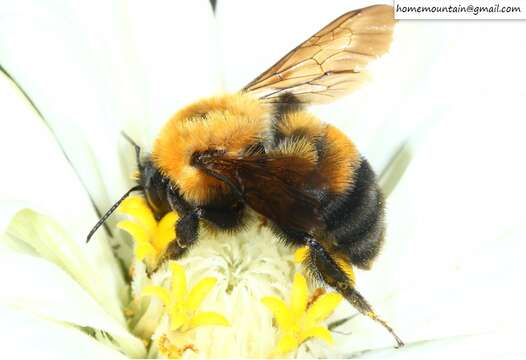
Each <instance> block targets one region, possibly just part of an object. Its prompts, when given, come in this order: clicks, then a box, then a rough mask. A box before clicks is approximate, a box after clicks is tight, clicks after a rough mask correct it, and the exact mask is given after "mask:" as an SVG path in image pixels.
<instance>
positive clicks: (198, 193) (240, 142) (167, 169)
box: [152, 94, 270, 204]
mask: <svg viewBox="0 0 526 360" xmlns="http://www.w3.org/2000/svg"><path fill="white" fill-rule="evenodd" d="M269 114H270V111H269V109H268V105H265V104H263V103H261V102H259V101H258V100H256V99H254V98H252V97H250V96H248V95H246V94H227V95H221V96H216V97H211V98H206V99H203V100H200V101H198V102H196V103H194V104H191V105H189V106H187V107H185V108H183V109H182V110H180V111H179V112H177V113H176V114H175V115H174V116H173V117H172V118H171V119H170V120H168V122H167V123H166V124H165V126H164V127H163V129H162V130H161V132H160V134H159V137H158V138H157V140H156V141H155V144H154V148H153V153H152V158H153V161H154V163H155V164H156V166H157V167H158V168H159V169H160V170H161V171H162V172H163V173H164V174H165V175H166V176H168V177H169V178H170V180H171V181H173V182H174V183H175V184H177V186H178V187H179V189H180V190H181V193H182V195H183V196H184V197H185V198H186V199H187V200H188V201H191V202H193V203H196V204H203V203H206V202H207V201H209V200H210V199H211V198H213V197H214V196H216V195H218V194H221V193H225V192H227V191H228V188H227V187H226V186H225V184H224V183H222V182H220V181H218V180H217V179H214V178H212V177H210V176H208V175H206V174H204V173H203V172H202V171H201V170H199V169H197V168H195V167H193V166H191V165H190V160H191V156H192V154H193V153H194V152H200V151H206V150H223V151H225V152H226V155H227V156H232V157H235V156H238V155H240V154H241V153H242V151H243V150H245V149H246V148H247V147H248V146H250V145H251V144H253V143H255V142H257V141H258V140H263V139H264V138H266V137H267V136H268V135H267V133H268V131H269V126H270V125H269V124H270V117H269Z"/></svg>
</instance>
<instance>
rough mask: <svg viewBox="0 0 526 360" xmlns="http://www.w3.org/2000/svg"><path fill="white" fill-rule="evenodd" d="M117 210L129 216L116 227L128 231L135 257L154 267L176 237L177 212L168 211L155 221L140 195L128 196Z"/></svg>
mask: <svg viewBox="0 0 526 360" xmlns="http://www.w3.org/2000/svg"><path fill="white" fill-rule="evenodd" d="M118 211H119V212H120V213H122V214H125V215H128V216H129V217H130V219H129V220H123V221H120V222H119V223H118V224H117V227H118V228H120V229H122V230H124V231H126V232H127V233H129V234H130V235H131V236H132V238H133V240H134V241H135V247H134V254H135V258H136V259H137V260H138V261H144V262H145V263H146V265H147V266H148V267H151V268H155V267H156V266H157V264H158V262H159V260H160V258H161V257H162V255H163V254H164V251H165V250H166V247H167V246H168V244H169V243H170V242H171V241H173V240H175V238H176V233H175V222H176V221H177V219H178V216H177V214H176V213H174V212H169V213H168V214H166V215H165V216H164V217H163V218H162V219H161V220H160V221H159V222H157V220H156V219H155V216H154V215H153V212H152V210H151V209H150V207H149V206H148V204H147V203H146V200H145V199H144V198H143V197H141V196H130V197H128V198H127V199H125V200H124V201H123V202H122V203H121V205H120V206H119V208H118Z"/></svg>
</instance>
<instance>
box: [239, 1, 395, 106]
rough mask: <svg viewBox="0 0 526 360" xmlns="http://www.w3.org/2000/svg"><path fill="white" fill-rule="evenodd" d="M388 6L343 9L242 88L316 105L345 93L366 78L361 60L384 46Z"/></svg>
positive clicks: (390, 23) (390, 18) (390, 21)
mask: <svg viewBox="0 0 526 360" xmlns="http://www.w3.org/2000/svg"><path fill="white" fill-rule="evenodd" d="M394 24H395V20H394V13H393V8H392V6H388V5H374V6H370V7H366V8H363V9H358V10H354V11H351V12H348V13H346V14H344V15H342V16H340V17H339V18H337V19H336V20H334V21H333V22H331V23H330V24H329V25H327V26H325V27H324V28H323V29H321V30H320V31H318V32H317V33H316V34H314V35H313V36H312V37H310V38H309V39H308V40H307V41H305V42H303V43H302V44H301V45H299V46H298V47H297V48H295V49H294V50H292V51H291V52H289V53H288V54H287V55H285V56H284V57H283V58H282V59H281V60H279V61H278V62H277V63H276V64H274V65H273V66H272V67H270V69H268V70H267V71H265V72H264V73H263V74H261V75H260V76H258V77H257V78H256V79H254V80H253V81H252V82H251V83H250V84H248V85H247V86H245V88H243V91H245V92H249V93H252V94H253V95H254V96H256V97H258V98H260V99H262V100H267V101H270V102H277V101H279V98H280V96H281V95H283V94H285V93H290V94H293V95H294V96H295V97H296V98H297V99H298V101H300V102H302V103H311V104H320V103H327V102H331V101H333V100H335V99H336V98H338V97H341V96H343V95H346V94H348V93H349V92H351V91H353V90H355V89H356V88H357V87H358V86H360V85H361V84H362V83H363V82H364V81H365V80H367V78H368V76H367V72H366V71H365V68H366V66H367V64H368V63H369V62H370V61H372V60H374V59H376V58H378V57H379V56H381V55H383V54H384V53H386V52H387V51H388V50H389V45H390V43H391V39H392V34H393V29H394Z"/></svg>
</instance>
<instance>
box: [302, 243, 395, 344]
mask: <svg viewBox="0 0 526 360" xmlns="http://www.w3.org/2000/svg"><path fill="white" fill-rule="evenodd" d="M305 244H306V245H307V246H308V247H309V254H308V257H307V259H306V261H307V266H308V268H309V270H310V271H311V272H312V273H313V274H314V276H316V277H318V278H319V279H321V280H323V281H324V282H325V283H326V284H327V285H329V286H331V287H333V288H335V289H336V290H337V291H338V292H339V293H340V294H342V295H343V297H345V299H347V301H349V302H350V303H351V305H353V306H354V308H355V309H356V310H358V311H359V312H360V313H362V314H363V315H365V316H368V317H369V318H371V319H373V320H374V321H376V322H378V323H379V324H381V325H382V326H383V327H384V328H385V329H387V331H389V332H390V333H391V335H392V336H393V337H394V338H395V340H396V343H397V347H400V346H403V345H404V343H403V341H402V340H401V339H400V338H399V337H398V335H396V333H395V332H394V330H393V329H392V328H391V327H390V326H389V325H388V324H387V323H386V322H385V321H384V320H382V319H381V318H380V317H379V316H378V315H377V314H376V313H375V312H374V310H373V308H372V307H371V305H369V303H368V302H367V300H365V298H364V297H363V296H362V295H361V294H360V293H359V292H358V290H356V289H355V287H354V279H353V277H352V273H351V271H352V270H351V266H350V265H349V264H346V263H345V262H344V260H343V259H338V260H339V261H338V262H337V261H336V260H335V259H334V258H333V257H332V256H331V255H330V254H329V253H328V252H327V251H326V250H325V249H324V248H323V246H322V245H321V244H320V243H319V242H318V241H316V240H315V239H314V238H312V237H310V236H306V238H305Z"/></svg>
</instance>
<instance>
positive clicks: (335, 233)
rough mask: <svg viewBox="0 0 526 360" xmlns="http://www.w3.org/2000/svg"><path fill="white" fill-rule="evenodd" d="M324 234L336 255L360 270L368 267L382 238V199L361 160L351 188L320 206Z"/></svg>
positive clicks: (369, 172) (370, 173) (363, 160)
mask: <svg viewBox="0 0 526 360" xmlns="http://www.w3.org/2000/svg"><path fill="white" fill-rule="evenodd" d="M322 209H323V210H322V214H323V215H322V216H323V219H324V221H325V224H326V226H327V227H326V230H327V234H328V235H329V236H328V237H329V239H330V240H332V244H333V246H334V248H335V250H337V251H338V252H339V253H341V254H344V255H345V256H346V257H347V258H348V259H349V261H350V262H351V263H352V264H354V265H356V266H358V267H360V268H366V269H367V268H369V267H370V265H371V262H372V260H374V258H375V257H376V256H377V255H378V253H379V251H380V248H381V246H382V243H383V237H384V228H385V225H384V200H383V196H382V193H381V191H380V189H379V187H378V184H377V183H376V177H375V174H374V172H373V170H372V169H371V166H370V165H369V163H368V162H367V160H366V159H364V158H362V160H361V163H360V166H359V168H358V169H357V171H356V172H355V174H354V186H352V187H351V188H350V189H349V190H347V191H346V192H345V193H343V194H341V195H336V196H335V197H331V198H330V200H328V201H326V202H325V203H324V204H323V205H322Z"/></svg>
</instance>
